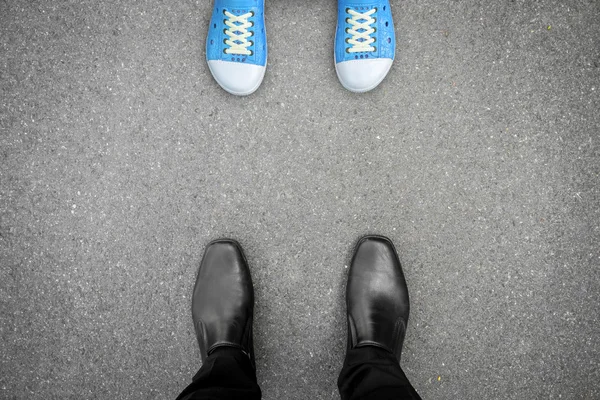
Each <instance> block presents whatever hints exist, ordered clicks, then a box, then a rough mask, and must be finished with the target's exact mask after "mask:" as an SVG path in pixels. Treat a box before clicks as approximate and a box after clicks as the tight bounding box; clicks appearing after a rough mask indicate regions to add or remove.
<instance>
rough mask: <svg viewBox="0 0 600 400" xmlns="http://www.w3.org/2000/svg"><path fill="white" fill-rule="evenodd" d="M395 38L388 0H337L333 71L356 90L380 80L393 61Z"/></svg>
mask: <svg viewBox="0 0 600 400" xmlns="http://www.w3.org/2000/svg"><path fill="white" fill-rule="evenodd" d="M395 52H396V38H395V34H394V21H393V19H392V10H391V8H390V2H389V1H388V0H338V22H337V30H336V34H335V70H336V72H337V75H338V78H339V79H340V82H341V83H342V85H343V86H344V87H345V88H346V89H348V90H350V91H352V92H357V93H362V92H368V91H369V90H371V89H374V88H375V87H377V85H379V84H380V83H381V81H382V80H383V78H385V76H386V75H387V73H388V71H389V70H390V68H391V66H392V62H393V61H394V54H395Z"/></svg>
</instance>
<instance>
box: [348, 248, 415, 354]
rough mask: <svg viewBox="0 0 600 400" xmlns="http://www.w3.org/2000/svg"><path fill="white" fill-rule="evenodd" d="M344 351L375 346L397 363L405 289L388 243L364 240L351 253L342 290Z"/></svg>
mask: <svg viewBox="0 0 600 400" xmlns="http://www.w3.org/2000/svg"><path fill="white" fill-rule="evenodd" d="M346 306H347V313H348V349H355V348H357V347H365V346H376V347H380V348H383V349H386V350H388V351H390V352H392V353H394V354H395V355H396V358H397V359H398V361H400V355H401V353H402V344H403V342H404V336H405V334H406V327H407V324H408V314H409V301H408V288H407V287H406V281H405V280H404V274H403V273H402V267H401V266H400V260H399V259H398V254H397V253H396V249H395V248H394V245H393V244H392V242H391V241H390V240H389V239H388V238H385V237H383V236H365V237H364V238H362V239H361V240H360V241H359V242H358V244H357V246H356V250H355V251H354V257H353V258H352V264H351V266H350V272H349V274H348V285H347V287H346Z"/></svg>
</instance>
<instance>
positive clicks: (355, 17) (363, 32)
mask: <svg viewBox="0 0 600 400" xmlns="http://www.w3.org/2000/svg"><path fill="white" fill-rule="evenodd" d="M376 11H377V9H375V8H374V9H372V10H370V11H367V12H366V13H359V12H356V11H354V10H353V9H351V8H349V9H348V10H347V13H348V14H350V15H351V16H352V18H348V19H346V21H347V22H348V23H349V24H350V25H352V28H348V29H347V30H346V32H348V33H349V34H350V35H352V37H351V38H350V39H348V43H349V44H351V45H352V47H350V48H349V49H348V53H358V52H369V51H375V47H374V46H371V45H372V44H373V43H375V38H373V37H371V35H372V34H373V33H375V28H373V27H372V26H371V25H373V24H374V23H375V21H376V19H375V18H373V17H371V15H373V14H374V13H375V12H376ZM360 21H362V22H360ZM361 39H362V40H361Z"/></svg>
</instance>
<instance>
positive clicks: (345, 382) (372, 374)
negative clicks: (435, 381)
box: [338, 346, 421, 400]
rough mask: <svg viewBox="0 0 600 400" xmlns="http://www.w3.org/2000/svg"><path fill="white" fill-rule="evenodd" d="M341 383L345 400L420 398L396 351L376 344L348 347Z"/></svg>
mask: <svg viewBox="0 0 600 400" xmlns="http://www.w3.org/2000/svg"><path fill="white" fill-rule="evenodd" d="M338 387H339V389H340V395H341V396H342V400H421V397H420V396H419V395H418V394H417V392H416V391H415V389H414V388H413V387H412V385H411V384H410V382H409V381H408V379H407V378H406V375H404V372H403V371H402V368H400V364H399V363H398V360H396V357H395V356H394V354H392V353H390V352H389V351H387V350H384V349H380V348H378V347H374V346H368V347H360V348H357V349H353V350H348V352H347V354H346V360H345V361H344V367H343V368H342V371H341V372H340V377H339V379H338Z"/></svg>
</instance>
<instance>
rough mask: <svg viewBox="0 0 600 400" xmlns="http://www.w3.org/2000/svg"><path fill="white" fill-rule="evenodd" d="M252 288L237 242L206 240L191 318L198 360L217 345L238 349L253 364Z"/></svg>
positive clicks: (248, 270) (246, 265)
mask: <svg viewBox="0 0 600 400" xmlns="http://www.w3.org/2000/svg"><path fill="white" fill-rule="evenodd" d="M253 310H254V289H253V287H252V278H251V277H250V269H249V268H248V263H247V261H246V257H244V253H243V252H242V248H241V246H240V245H239V244H238V243H237V242H236V241H234V240H230V239H221V240H216V241H214V242H212V243H210V244H209V245H208V246H207V247H206V250H205V251H204V257H203V258H202V262H201V263H200V269H199V270H198V278H197V279H196V285H195V286H194V295H193V297H192V318H193V320H194V327H195V329H196V337H197V338H198V344H199V345H200V356H201V357H202V362H204V361H205V360H206V358H207V357H208V356H209V355H210V354H211V353H212V352H213V351H214V350H215V349H217V348H219V347H230V348H231V347H233V348H238V349H240V350H242V351H243V352H244V353H245V354H246V355H248V357H250V361H251V362H252V366H253V367H254V365H255V364H254V346H253V341H252V319H253Z"/></svg>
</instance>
